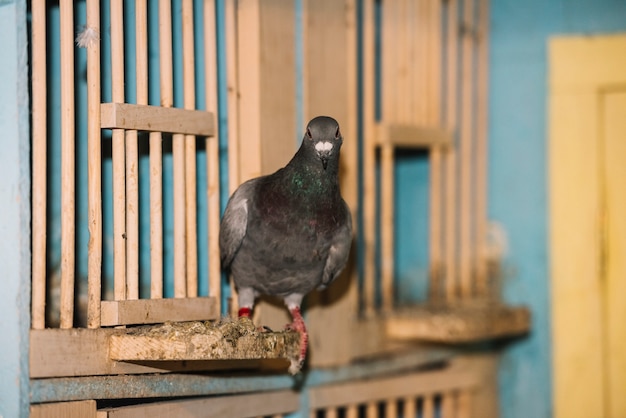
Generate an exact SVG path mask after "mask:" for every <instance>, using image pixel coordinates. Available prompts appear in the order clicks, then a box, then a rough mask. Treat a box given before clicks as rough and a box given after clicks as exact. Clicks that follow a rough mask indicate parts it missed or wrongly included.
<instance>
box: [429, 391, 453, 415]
mask: <svg viewBox="0 0 626 418" xmlns="http://www.w3.org/2000/svg"><path fill="white" fill-rule="evenodd" d="M422 417H423V418H435V399H434V394H428V395H426V396H424V399H423V401H422ZM442 418H452V417H449V416H448V415H443V417H442Z"/></svg>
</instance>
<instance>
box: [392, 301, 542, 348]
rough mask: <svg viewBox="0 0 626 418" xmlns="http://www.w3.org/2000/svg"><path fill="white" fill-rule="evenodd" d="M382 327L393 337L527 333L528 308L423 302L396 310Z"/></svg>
mask: <svg viewBox="0 0 626 418" xmlns="http://www.w3.org/2000/svg"><path fill="white" fill-rule="evenodd" d="M386 329H387V335H388V336H389V337H390V338H393V339H415V340H425V341H435V342H444V343H470V342H478V341H484V340H490V339H495V338H503V337H511V336H516V335H522V334H525V333H527V332H528V331H529V329H530V311H529V310H528V308H526V307H510V306H504V305H501V304H497V303H493V304H491V303H484V304H481V303H463V304H454V305H446V304H426V305H422V306H417V307H411V308H406V309H402V310H398V311H396V313H395V314H394V315H393V316H391V317H389V318H388V319H387V323H386Z"/></svg>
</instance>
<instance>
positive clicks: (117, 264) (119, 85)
mask: <svg viewBox="0 0 626 418" xmlns="http://www.w3.org/2000/svg"><path fill="white" fill-rule="evenodd" d="M110 4H111V89H112V94H111V97H112V99H113V101H114V102H124V29H123V27H124V19H123V16H124V11H123V9H124V5H123V2H122V0H111V3H110ZM102 119H103V120H104V118H102ZM112 135H113V139H112V143H113V144H112V146H113V173H114V175H113V276H114V284H113V288H114V296H115V300H124V299H126V179H125V177H124V176H123V175H122V173H124V172H125V167H126V164H125V159H126V155H125V148H126V147H125V133H124V130H123V129H119V128H117V129H113V134H112Z"/></svg>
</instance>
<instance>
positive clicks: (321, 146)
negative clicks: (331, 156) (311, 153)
mask: <svg viewBox="0 0 626 418" xmlns="http://www.w3.org/2000/svg"><path fill="white" fill-rule="evenodd" d="M315 149H316V150H317V151H318V152H321V151H330V150H331V149H333V144H332V142H328V141H324V142H318V143H317V144H315Z"/></svg>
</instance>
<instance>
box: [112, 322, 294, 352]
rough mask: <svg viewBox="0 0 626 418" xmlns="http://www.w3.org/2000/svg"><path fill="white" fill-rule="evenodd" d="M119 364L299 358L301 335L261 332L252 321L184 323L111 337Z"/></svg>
mask: <svg viewBox="0 0 626 418" xmlns="http://www.w3.org/2000/svg"><path fill="white" fill-rule="evenodd" d="M109 355H110V357H111V359H112V360H118V361H173V360H235V359H236V360H254V359H291V360H292V361H297V360H296V359H297V358H298V357H299V355H300V335H299V334H298V333H297V332H286V331H284V332H265V331H258V330H257V328H256V327H255V325H254V324H253V323H252V321H249V320H247V321H246V322H245V323H243V322H242V321H230V322H224V323H217V324H213V323H208V322H184V323H166V324H162V325H154V326H143V327H135V328H131V329H129V330H128V331H127V332H126V333H123V334H122V333H119V334H113V335H111V336H110V338H109Z"/></svg>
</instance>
